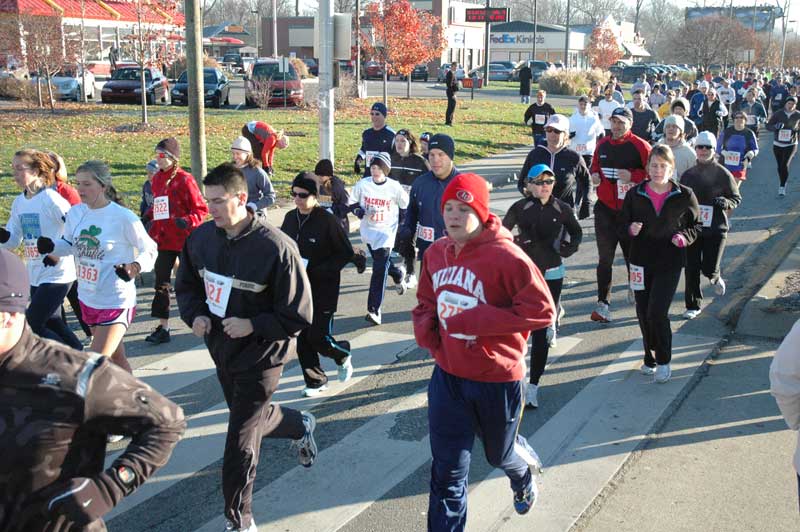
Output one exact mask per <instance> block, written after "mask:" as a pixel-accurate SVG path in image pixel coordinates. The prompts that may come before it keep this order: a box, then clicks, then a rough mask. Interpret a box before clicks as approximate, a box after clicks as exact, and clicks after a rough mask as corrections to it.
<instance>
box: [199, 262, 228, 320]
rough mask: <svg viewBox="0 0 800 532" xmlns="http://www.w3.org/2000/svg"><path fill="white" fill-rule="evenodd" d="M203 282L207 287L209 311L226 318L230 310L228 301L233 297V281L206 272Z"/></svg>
mask: <svg viewBox="0 0 800 532" xmlns="http://www.w3.org/2000/svg"><path fill="white" fill-rule="evenodd" d="M203 281H204V282H205V285H206V305H208V310H210V311H211V313H212V314H214V315H216V316H219V317H220V318H224V317H225V312H226V311H227V310H228V300H229V299H230V297H231V288H232V287H233V279H232V278H230V277H225V276H224V275H218V274H216V273H213V272H210V271H208V270H206V271H205V274H204V276H203Z"/></svg>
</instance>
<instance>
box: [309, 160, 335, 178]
mask: <svg viewBox="0 0 800 532" xmlns="http://www.w3.org/2000/svg"><path fill="white" fill-rule="evenodd" d="M314 173H315V174H317V175H324V176H327V177H330V176H332V175H333V163H332V162H331V161H330V159H322V160H321V161H320V162H318V163H317V166H315V167H314Z"/></svg>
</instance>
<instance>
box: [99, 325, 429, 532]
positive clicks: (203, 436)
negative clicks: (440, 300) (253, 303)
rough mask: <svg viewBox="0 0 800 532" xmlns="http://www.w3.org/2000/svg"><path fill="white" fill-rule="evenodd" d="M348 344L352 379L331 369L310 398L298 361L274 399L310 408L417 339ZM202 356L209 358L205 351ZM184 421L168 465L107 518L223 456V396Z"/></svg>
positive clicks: (389, 337)
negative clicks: (342, 377) (321, 390)
mask: <svg viewBox="0 0 800 532" xmlns="http://www.w3.org/2000/svg"><path fill="white" fill-rule="evenodd" d="M350 345H351V350H352V354H353V366H354V369H355V371H354V374H353V378H352V379H351V380H350V381H348V382H346V383H340V382H338V380H336V376H335V370H334V373H333V378H332V379H331V380H330V382H329V384H328V391H327V392H325V393H324V394H322V395H319V396H317V397H313V398H305V397H301V396H300V392H301V391H302V389H303V388H304V387H305V384H304V382H303V377H302V370H301V369H300V366H299V365H295V366H294V367H292V368H290V369H288V370H286V371H285V373H284V375H283V377H281V382H280V386H279V387H278V391H277V392H276V393H275V395H274V396H273V397H274V400H275V401H276V402H278V403H280V404H281V405H283V406H289V407H292V408H296V409H302V410H307V409H310V408H312V407H313V406H315V405H317V404H319V403H322V402H324V401H326V400H328V399H331V398H333V397H336V396H337V395H338V394H340V393H341V392H342V391H344V390H346V389H347V388H349V387H351V386H353V385H355V384H358V383H359V382H361V381H362V380H363V379H365V378H366V377H368V376H369V375H371V374H373V373H375V372H376V371H377V370H379V369H380V368H381V367H382V366H383V365H385V364H389V363H392V362H395V360H396V358H395V357H396V355H397V354H398V353H403V352H405V351H407V350H409V349H411V348H413V347H414V346H415V345H416V344H415V343H414V337H413V336H412V335H409V334H401V333H393V332H385V331H368V332H366V333H364V334H361V335H359V336H357V337H355V338H353V340H351V342H350ZM176 356H177V355H176ZM206 357H207V358H210V357H209V355H208V354H207V353H206ZM323 364H324V365H327V366H329V367H327V368H325V369H326V371H329V372H330V369H331V368H330V366H333V363H332V362H330V363H328V361H327V360H323ZM187 421H188V428H187V430H186V433H185V434H184V437H183V439H182V440H181V441H180V442H179V443H178V446H177V447H176V448H175V450H174V451H173V453H172V457H171V458H170V460H169V462H167V465H165V466H164V467H163V468H162V469H161V470H160V471H159V472H158V473H157V474H156V475H155V477H154V478H151V479H150V480H149V481H148V482H146V483H145V484H144V485H143V486H141V487H140V488H139V489H138V490H136V491H135V492H134V493H132V494H131V495H130V496H128V497H126V498H124V499H123V500H122V501H121V502H120V504H119V505H117V507H116V508H114V510H112V511H111V512H110V513H109V514H107V515H106V517H105V518H106V519H107V520H110V519H112V518H114V517H115V516H117V515H120V514H121V513H123V512H125V511H126V510H129V509H131V508H133V507H134V506H137V505H139V504H142V503H144V502H145V501H147V500H148V499H150V498H151V497H154V496H155V495H157V494H159V493H161V492H162V491H164V490H165V489H167V488H169V487H170V486H172V485H174V484H175V483H177V482H180V481H181V480H183V479H186V478H188V477H190V476H191V475H193V474H194V473H195V472H197V471H199V470H201V469H203V468H204V467H206V466H208V465H209V464H212V463H214V462H215V461H217V460H220V459H221V458H222V451H223V448H224V446H225V437H226V432H227V427H228V407H227V405H226V404H225V403H224V402H222V403H219V404H216V405H214V406H212V407H211V408H209V409H207V410H205V411H203V412H201V413H199V414H196V415H193V416H189V417H188V419H187ZM119 454H120V453H114V454H112V455H109V456H108V457H107V458H106V467H108V466H109V465H110V464H111V462H113V460H114V459H115V458H116V457H117V456H119ZM223 528H224V524H223Z"/></svg>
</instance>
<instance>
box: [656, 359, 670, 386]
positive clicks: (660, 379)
mask: <svg viewBox="0 0 800 532" xmlns="http://www.w3.org/2000/svg"><path fill="white" fill-rule="evenodd" d="M670 377H672V369H671V368H670V367H669V364H659V365H658V366H656V375H655V377H654V378H653V380H654V381H656V382H657V383H659V384H660V383H664V382H667V381H668V380H669V378H670Z"/></svg>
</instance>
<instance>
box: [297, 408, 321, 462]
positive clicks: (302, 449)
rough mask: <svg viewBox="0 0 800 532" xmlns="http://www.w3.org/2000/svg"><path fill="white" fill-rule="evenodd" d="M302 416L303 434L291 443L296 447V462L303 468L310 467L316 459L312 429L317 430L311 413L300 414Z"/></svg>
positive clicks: (315, 446)
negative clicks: (304, 430)
mask: <svg viewBox="0 0 800 532" xmlns="http://www.w3.org/2000/svg"><path fill="white" fill-rule="evenodd" d="M300 413H301V414H302V416H303V426H304V427H305V428H306V432H305V434H303V437H302V438H300V439H299V440H294V441H292V445H293V446H294V447H297V461H298V462H300V465H301V466H303V467H311V466H312V465H313V464H314V460H316V458H317V442H316V441H314V429H315V428H317V419H316V418H315V417H314V415H313V414H312V413H311V412H300Z"/></svg>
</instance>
